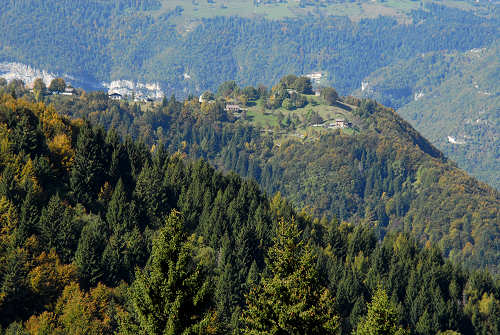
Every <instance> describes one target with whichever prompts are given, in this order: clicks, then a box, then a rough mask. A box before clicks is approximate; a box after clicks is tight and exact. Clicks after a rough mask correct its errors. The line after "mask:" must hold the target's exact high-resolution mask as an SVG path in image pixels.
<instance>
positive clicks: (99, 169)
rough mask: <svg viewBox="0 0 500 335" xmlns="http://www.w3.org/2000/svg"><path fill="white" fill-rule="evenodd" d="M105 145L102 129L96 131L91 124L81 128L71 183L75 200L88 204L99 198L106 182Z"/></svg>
mask: <svg viewBox="0 0 500 335" xmlns="http://www.w3.org/2000/svg"><path fill="white" fill-rule="evenodd" d="M103 145H104V140H103V138H102V133H101V132H100V131H95V132H94V131H93V130H92V128H91V127H90V126H89V125H84V126H83V127H82V128H81V129H80V134H79V135H78V140H77V144H76V150H75V157H74V160H73V165H72V169H71V177H70V184H71V189H72V191H73V195H74V197H75V200H76V201H77V202H80V203H82V204H84V205H86V206H89V205H91V204H92V202H93V200H95V199H96V198H97V194H98V193H99V191H100V189H101V187H102V186H103V184H104V178H105V169H104V166H105V164H104V159H105V157H103V150H102V149H103Z"/></svg>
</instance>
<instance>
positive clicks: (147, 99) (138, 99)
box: [108, 92, 154, 102]
mask: <svg viewBox="0 0 500 335" xmlns="http://www.w3.org/2000/svg"><path fill="white" fill-rule="evenodd" d="M108 97H109V99H111V100H115V101H120V100H126V99H128V98H129V96H128V95H127V96H124V95H121V94H120V93H118V92H113V93H111V94H108ZM131 100H132V101H134V102H152V101H154V100H153V98H151V97H148V96H145V95H142V94H138V95H133V96H132V98H131Z"/></svg>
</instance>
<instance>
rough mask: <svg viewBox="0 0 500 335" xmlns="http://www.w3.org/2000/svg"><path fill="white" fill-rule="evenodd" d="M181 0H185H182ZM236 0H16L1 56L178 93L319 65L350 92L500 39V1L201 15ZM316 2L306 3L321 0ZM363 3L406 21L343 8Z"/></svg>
mask: <svg viewBox="0 0 500 335" xmlns="http://www.w3.org/2000/svg"><path fill="white" fill-rule="evenodd" d="M181 2H182V4H184V7H186V8H184V7H182V6H178V5H176V4H178V3H181ZM186 3H187V4H186ZM195 3H198V5H194V4H195ZM224 3H225V2H224ZM236 3H238V1H231V2H228V3H227V4H226V5H224V6H226V7H227V9H224V8H221V5H222V4H223V3H222V2H219V1H215V2H214V4H210V5H209V4H208V3H206V2H205V1H193V2H191V1H168V2H166V1H161V2H160V1H156V0H151V1H150V0H138V1H127V0H120V1H97V0H85V1H70V0H57V1H56V0H47V1H43V2H40V1H35V0H25V1H17V0H7V1H4V3H3V6H2V11H1V12H0V24H1V25H2V27H3V28H2V30H1V31H0V62H19V63H23V64H26V65H29V66H32V67H33V68H37V69H40V70H46V71H48V72H52V73H58V74H68V75H70V76H73V77H75V78H82V80H83V79H84V80H86V81H91V80H93V81H95V82H97V83H100V82H102V81H105V82H110V81H114V80H132V81H140V82H148V83H150V82H155V83H156V82H159V83H160V84H161V86H162V88H163V89H164V90H165V91H166V92H167V93H169V94H170V92H175V93H176V94H177V95H186V94H187V93H189V92H200V93H201V92H202V91H204V90H206V89H211V90H214V89H216V88H217V86H218V84H219V83H221V82H223V81H225V80H231V79H237V80H238V81H239V82H241V83H242V84H245V85H246V84H251V85H257V84H259V83H262V84H265V85H271V84H272V83H273V82H275V81H277V80H278V79H279V78H281V77H282V76H284V75H286V74H287V73H300V74H307V73H312V72H320V73H321V74H322V75H323V78H322V84H324V85H326V84H331V85H333V86H335V87H336V88H337V89H338V90H339V91H340V92H341V93H342V94H349V93H350V92H352V91H353V90H354V89H356V88H358V87H359V86H360V84H361V81H362V79H363V78H365V77H366V76H368V75H369V74H371V73H372V72H373V71H375V70H377V69H379V68H381V67H384V66H387V65H390V64H392V63H393V62H396V61H398V60H400V59H408V58H410V57H414V56H416V55H418V54H420V53H423V52H431V51H437V50H442V49H450V50H461V51H465V50H468V49H472V48H479V47H483V46H485V45H488V44H490V43H491V42H492V41H493V40H494V39H495V36H498V33H499V25H500V24H499V22H500V20H499V17H500V16H499V13H498V11H497V10H496V6H495V5H493V4H490V3H484V4H483V3H481V4H480V5H479V6H478V7H475V6H471V5H470V3H469V2H467V3H465V2H460V1H458V2H456V1H445V2H444V3H450V4H451V3H456V4H462V5H463V6H458V8H452V7H443V6H441V5H436V4H435V3H434V2H426V3H425V6H421V5H420V3H419V2H414V1H403V2H401V1H388V2H387V3H384V4H369V3H366V2H363V4H358V3H355V4H348V5H345V4H340V5H339V4H337V5H334V4H331V5H328V6H327V7H325V8H329V9H332V11H329V10H326V9H324V8H323V7H320V9H319V10H318V13H316V14H314V13H312V14H311V15H305V14H301V15H293V16H290V17H288V18H281V19H279V20H274V19H270V18H267V17H266V16H264V17H263V16H260V15H255V16H254V15H250V16H246V17H245V16H244V17H242V16H241V15H244V14H245V13H247V11H244V10H242V9H237V10H236V11H237V12H238V14H240V13H243V14H241V15H238V16H230V15H222V16H218V14H217V15H216V16H212V15H202V14H201V13H202V12H203V10H202V7H203V8H204V7H207V6H208V7H214V8H215V9H214V10H216V13H219V12H221V13H222V12H224V11H226V10H227V11H228V13H231V8H232V7H233V5H234V6H236ZM245 3H246V4H248V3H250V1H245ZM307 3H309V1H306V4H305V5H304V6H305V7H304V10H309V8H312V9H314V8H315V6H310V5H308V4H307ZM439 3H443V2H442V1H440V2H439ZM358 5H359V6H361V7H360V8H364V7H363V6H378V7H384V6H388V7H391V6H392V7H398V6H400V7H404V10H403V9H402V12H404V16H405V20H404V24H403V23H402V22H401V20H400V19H399V18H398V17H397V16H396V17H395V16H393V15H392V14H391V12H388V13H386V11H384V10H382V11H380V13H381V14H384V15H385V14H387V15H386V16H376V17H374V18H364V19H362V20H360V19H359V17H358V18H357V19H355V18H354V17H352V16H345V15H348V13H343V12H342V11H340V12H339V11H337V10H336V9H335V8H339V7H341V8H344V7H345V8H350V7H353V8H357V7H358ZM286 6H293V7H296V6H297V4H296V3H294V2H293V3H292V2H291V3H289V4H288V5H285V4H279V5H264V4H263V5H262V6H258V8H263V9H264V10H265V11H267V10H269V11H273V10H275V9H277V10H282V9H283V7H286ZM346 6H347V7H346ZM464 6H465V7H464ZM188 7H189V8H191V7H193V8H192V11H191V14H192V15H193V16H190V15H191V14H187V12H188ZM194 7H200V9H199V11H197V12H196V11H194ZM275 7H276V8H275ZM466 7H467V8H466ZM234 8H237V7H234ZM299 9H300V8H299ZM470 9H472V11H470ZM256 10H257V9H256ZM258 10H260V9H258ZM366 12H367V13H375V12H377V11H373V10H366ZM197 13H199V14H200V17H196V15H197ZM233 13H235V11H233ZM485 13H486V14H487V15H485ZM329 14H331V16H329ZM270 17H272V16H270ZM351 19H352V20H351Z"/></svg>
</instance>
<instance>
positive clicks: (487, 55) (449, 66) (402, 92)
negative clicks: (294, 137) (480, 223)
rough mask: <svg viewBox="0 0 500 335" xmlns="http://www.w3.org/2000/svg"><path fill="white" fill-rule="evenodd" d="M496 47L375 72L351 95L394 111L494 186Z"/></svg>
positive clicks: (499, 93)
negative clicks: (367, 98) (396, 110)
mask: <svg viewBox="0 0 500 335" xmlns="http://www.w3.org/2000/svg"><path fill="white" fill-rule="evenodd" d="M499 55H500V44H499V42H498V41H496V42H495V43H493V44H492V45H491V46H488V47H485V48H481V49H473V50H469V51H467V52H464V53H460V52H449V51H448V52H431V53H427V54H423V55H420V56H417V57H415V58H412V59H410V60H408V61H401V62H400V63H398V64H395V65H390V66H388V67H385V68H382V69H380V70H377V71H375V72H374V73H373V74H371V75H370V76H368V77H367V78H365V79H364V90H362V91H361V90H359V91H357V92H356V94H358V95H361V96H364V97H370V98H373V99H376V100H377V101H379V102H381V103H383V104H386V105H388V106H391V107H394V108H397V109H398V113H399V114H400V115H402V116H403V117H404V118H405V119H406V120H408V121H409V122H410V123H411V124H412V125H413V126H414V127H415V128H417V129H418V130H419V131H420V132H421V133H422V134H423V135H424V136H425V137H426V138H428V139H429V140H430V141H431V142H432V143H434V144H435V145H436V146H437V147H438V148H439V149H440V150H442V151H443V152H444V153H445V154H446V155H447V156H449V157H450V158H452V159H453V160H454V161H456V162H457V163H458V165H459V166H460V167H461V168H463V169H465V170H466V171H468V172H469V173H471V174H473V175H474V176H476V177H478V178H479V179H481V180H483V181H485V182H487V183H489V184H490V185H492V186H494V187H496V188H497V189H498V187H499V185H500V175H499V173H498V171H500V152H499V148H500V142H499V141H500V138H499V136H500V134H499V133H498V132H499V129H500V124H499V113H500V110H499V106H500V86H499V83H498V80H496V79H495V78H499V77H500V56H499Z"/></svg>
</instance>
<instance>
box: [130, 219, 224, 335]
mask: <svg viewBox="0 0 500 335" xmlns="http://www.w3.org/2000/svg"><path fill="white" fill-rule="evenodd" d="M193 253H194V246H193V241H192V240H190V239H189V238H188V236H187V234H186V233H185V232H184V219H183V218H182V216H181V214H180V213H179V212H176V211H172V213H171V214H170V215H169V217H168V218H167V220H166V223H165V227H164V228H162V229H161V230H160V231H159V234H158V237H157V238H156V239H155V241H154V242H153V250H152V253H151V257H150V259H149V264H148V266H147V267H146V269H145V270H144V271H138V272H137V273H136V280H135V282H134V284H133V293H132V295H133V297H132V299H133V305H134V308H135V310H136V312H137V315H138V318H139V323H140V327H141V328H142V330H143V331H144V333H146V334H149V335H156V334H164V335H174V334H186V335H187V334H210V333H214V332H215V331H216V329H215V328H214V327H213V326H212V325H211V323H212V322H211V320H212V317H211V316H212V314H211V313H210V311H209V306H210V303H211V300H212V288H211V284H210V280H209V279H208V278H207V275H206V272H205V270H204V269H203V267H202V266H201V265H200V264H198V263H196V261H195V260H194V258H193V256H194V255H193Z"/></svg>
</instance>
